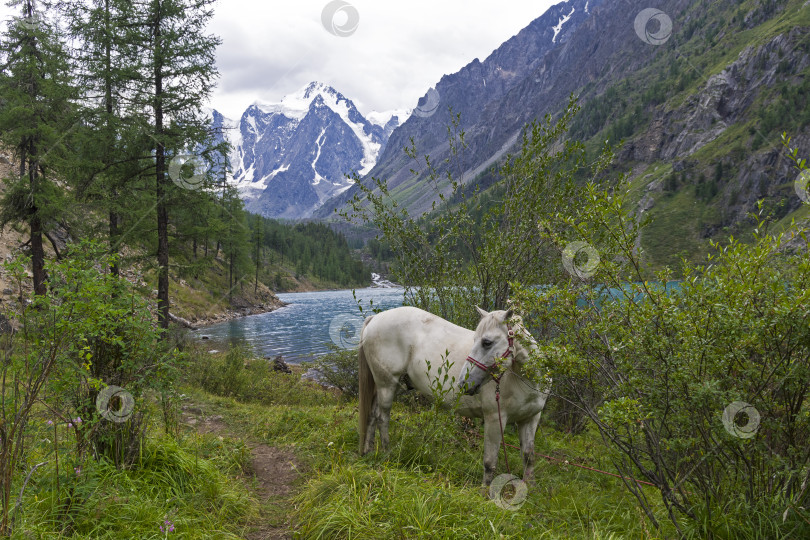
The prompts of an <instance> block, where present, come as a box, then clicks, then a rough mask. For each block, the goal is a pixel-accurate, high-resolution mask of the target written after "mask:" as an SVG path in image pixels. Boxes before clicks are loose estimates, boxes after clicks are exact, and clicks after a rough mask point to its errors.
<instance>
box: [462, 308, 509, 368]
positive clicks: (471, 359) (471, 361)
mask: <svg viewBox="0 0 810 540" xmlns="http://www.w3.org/2000/svg"><path fill="white" fill-rule="evenodd" d="M506 335H507V339H508V340H509V345H508V346H507V347H506V351H504V353H503V354H502V355H501V356H500V357H501V358H506V357H508V356H510V355H514V352H513V351H512V348H513V347H514V344H515V331H514V330H512V328H511V327H510V326H509V323H508V322H507V323H506ZM467 362H470V363H471V364H472V365H474V366H475V367H477V368H478V369H482V370H484V371H486V372H487V373H489V370H490V369H492V368H493V367H495V364H496V363H497V362H493V364H492V365H491V366H487V365H485V364H482V363H481V362H479V361H478V360H476V359H475V358H473V357H472V356H468V357H467ZM490 375H492V374H491V373H490ZM502 376H503V373H501V374H500V375H498V376H497V377H495V375H492V378H493V379H494V380H495V382H496V383H499V382H501V377H502Z"/></svg>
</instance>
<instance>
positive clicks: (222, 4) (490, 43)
mask: <svg viewBox="0 0 810 540" xmlns="http://www.w3.org/2000/svg"><path fill="white" fill-rule="evenodd" d="M328 1H329V0H285V1H276V0H271V1H267V0H220V1H219V2H217V3H216V4H215V15H214V18H213V20H212V22H211V25H210V27H209V31H210V32H211V33H213V34H216V35H219V36H220V37H221V38H222V39H223V43H222V45H220V47H219V49H218V52H217V65H218V67H219V71H220V75H221V77H220V80H219V85H218V87H217V89H216V90H215V92H214V94H213V97H212V103H211V106H212V107H214V108H216V109H219V110H220V111H221V112H222V113H223V114H225V115H226V116H228V117H232V118H238V117H239V115H241V113H242V112H243V111H244V109H245V108H246V107H247V106H248V105H249V104H250V103H253V102H254V101H256V100H257V99H258V100H263V101H279V100H280V99H281V98H282V97H283V96H284V95H286V94H290V93H292V92H295V91H296V90H298V89H299V88H301V87H303V86H305V85H306V84H307V83H309V82H311V81H315V80H317V81H321V82H324V83H327V84H330V85H332V86H334V87H335V88H336V89H337V90H338V91H340V92H342V93H343V94H344V95H346V97H348V98H350V99H352V100H353V101H354V102H355V104H356V105H357V107H358V108H359V109H360V111H361V112H363V113H368V112H370V111H372V110H378V111H382V110H388V109H405V108H413V107H414V106H416V103H417V101H418V99H419V98H420V97H421V96H423V95H424V94H425V92H426V91H427V90H428V88H430V87H431V86H433V85H435V84H436V82H438V80H439V79H441V77H442V75H445V74H450V73H453V72H456V71H458V70H459V69H460V68H461V67H463V66H464V65H466V64H467V63H469V62H471V61H472V60H473V59H475V58H479V59H480V60H483V59H484V58H486V57H487V56H489V54H490V53H491V52H492V51H493V50H494V49H496V48H497V47H498V46H499V45H500V44H501V43H503V42H504V41H506V40H507V39H509V38H510V37H512V36H513V35H515V34H517V33H518V32H519V31H520V30H521V29H523V28H524V27H526V26H527V25H528V24H529V23H530V22H531V21H532V20H534V19H535V18H537V17H539V16H540V15H542V14H543V12H545V11H546V9H548V7H550V6H551V5H553V4H555V3H557V2H553V1H550V0H539V1H537V0H535V1H524V0H520V1H518V0H512V1H509V0H507V1H502V2H492V1H491V0H490V1H483V0H411V1H409V2H398V3H394V2H391V1H390V0H347V1H348V2H349V3H351V4H352V5H353V6H354V7H355V8H356V10H357V13H358V14H359V16H360V22H359V25H358V27H357V30H356V31H355V32H354V33H353V34H352V35H350V36H348V37H337V36H334V35H332V34H330V33H329V32H328V31H327V30H326V29H325V28H324V27H323V25H322V23H321V12H322V11H323V9H324V7H325V6H326V4H327V3H328ZM11 13H12V11H11V10H10V9H9V8H8V7H2V8H0V16H2V17H3V18H4V19H6V18H8V17H9V16H10V14H11ZM338 16H341V15H338ZM337 22H338V24H340V23H342V22H343V20H338V21H337Z"/></svg>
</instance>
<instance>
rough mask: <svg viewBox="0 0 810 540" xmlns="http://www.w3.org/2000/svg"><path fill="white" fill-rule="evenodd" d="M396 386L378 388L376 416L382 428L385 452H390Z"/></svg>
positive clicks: (381, 436)
mask: <svg viewBox="0 0 810 540" xmlns="http://www.w3.org/2000/svg"><path fill="white" fill-rule="evenodd" d="M396 389H397V387H396V384H394V385H392V386H387V387H379V386H378V387H377V403H376V410H375V412H376V414H377V415H378V416H377V422H378V425H379V426H380V441H381V443H382V449H383V451H384V452H385V451H388V444H389V442H390V440H389V438H388V422H389V421H390V420H391V404H392V403H393V402H394V394H395V393H396Z"/></svg>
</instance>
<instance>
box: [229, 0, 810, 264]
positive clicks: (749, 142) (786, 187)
mask: <svg viewBox="0 0 810 540" xmlns="http://www.w3.org/2000/svg"><path fill="white" fill-rule="evenodd" d="M806 3H807V2H806V1H805V0H716V1H713V2H710V1H708V0H705V1H697V2H695V1H687V0H671V1H667V2H660V1H653V2H648V1H644V2H642V1H636V0H622V1H615V2H605V1H603V0H568V1H566V2H561V3H559V4H557V5H555V6H552V7H551V8H549V9H548V10H547V11H546V12H545V13H544V14H543V15H542V16H540V17H539V18H537V19H535V20H534V21H532V22H531V23H530V24H529V25H528V26H526V27H525V28H524V29H523V30H521V31H520V32H519V33H518V34H517V35H515V36H513V37H512V38H510V39H508V40H507V41H505V42H504V43H503V44H502V45H501V46H500V47H499V48H497V49H496V50H495V51H494V52H493V53H492V54H490V55H489V56H488V57H487V58H486V59H484V60H483V61H481V60H479V59H475V60H473V61H472V62H470V63H469V64H467V65H466V66H464V67H462V68H461V69H460V70H459V71H458V72H456V73H453V74H449V75H445V76H444V77H442V78H441V80H439V81H437V83H436V84H435V85H434V86H433V88H431V89H429V90H427V91H426V93H425V95H424V96H423V98H422V99H421V100H420V102H419V105H418V106H417V107H416V109H414V110H413V111H411V112H412V114H398V115H396V117H392V118H391V122H390V123H387V125H381V122H380V121H379V120H378V121H377V123H376V124H375V123H372V122H370V121H368V120H367V121H366V122H363V121H362V117H361V116H360V115H359V113H357V114H355V115H352V116H350V115H349V113H348V112H347V113H346V114H344V115H343V116H341V115H340V114H338V113H336V112H335V108H334V107H335V106H334V104H335V103H343V104H344V106H345V107H346V111H349V110H350V109H351V107H350V101H349V100H347V99H346V100H345V101H341V100H340V98H335V97H332V98H330V99H326V98H324V99H323V103H320V102H317V103H316V101H317V100H308V99H309V98H306V97H302V96H305V95H306V94H307V92H306V91H304V93H303V94H302V95H299V96H298V97H296V98H294V99H291V100H290V103H295V104H296V105H295V107H293V108H294V109H295V110H297V111H299V112H298V113H297V115H296V114H293V113H284V114H282V113H280V112H279V110H280V109H282V108H283V107H280V106H264V107H261V106H259V105H258V104H257V105H254V106H253V107H252V108H249V109H248V111H246V112H245V115H243V117H242V120H241V121H240V132H241V133H242V135H241V139H240V140H239V142H240V144H241V145H242V148H243V150H242V151H241V154H240V156H242V157H241V158H240V159H241V161H240V160H234V169H235V170H238V171H240V172H238V174H237V175H236V177H237V181H238V182H239V185H240V190H241V192H242V193H243V195H244V196H245V197H246V200H248V208H249V209H251V210H253V211H257V212H260V213H263V214H265V215H275V216H282V217H310V216H312V217H314V218H330V217H331V216H333V215H334V210H335V209H336V208H341V207H342V206H343V205H344V204H345V202H346V201H347V200H348V198H350V197H351V196H353V194H354V193H355V188H353V186H352V184H351V182H347V181H345V174H346V173H348V172H351V171H356V172H358V174H360V175H361V177H362V179H361V182H364V183H370V182H371V179H372V178H373V177H376V178H381V179H385V180H386V181H387V183H388V187H389V189H390V193H391V195H392V196H393V197H394V198H395V199H396V200H397V202H398V203H399V204H401V205H402V206H403V207H406V208H408V210H409V211H411V213H413V214H416V215H418V214H421V213H423V212H425V211H428V210H429V209H430V208H431V206H432V203H433V201H434V200H435V198H436V197H437V194H436V192H435V191H434V190H433V189H432V187H428V186H427V185H426V172H424V171H421V172H420V170H419V169H418V168H415V167H414V163H413V162H412V160H411V159H410V158H408V157H407V156H406V154H405V153H404V152H403V148H404V147H405V146H407V145H409V142H410V140H411V139H413V141H414V143H415V146H416V151H417V154H418V155H429V156H430V158H431V162H432V163H434V164H435V165H436V166H437V168H438V172H439V174H440V176H441V175H442V174H443V173H445V172H447V168H448V167H449V165H447V164H446V160H447V158H448V157H449V156H450V146H449V143H448V140H447V127H448V125H450V124H451V122H452V120H453V118H455V117H456V115H459V116H458V118H460V125H459V128H460V129H463V130H464V132H465V141H466V144H467V148H466V150H465V152H464V155H463V163H462V164H461V173H460V176H461V177H462V178H463V180H464V181H465V182H470V183H476V184H478V185H480V186H481V187H482V188H484V189H486V187H487V186H488V185H489V183H490V182H491V179H492V178H493V175H494V174H496V172H495V170H496V168H497V166H498V164H499V163H500V162H501V161H502V159H503V158H504V156H505V155H506V154H508V153H509V152H514V151H516V150H517V148H518V147H517V144H518V143H519V140H520V137H521V134H522V133H523V130H524V129H525V126H526V125H527V123H529V122H531V121H532V120H534V119H542V118H543V117H544V116H545V115H551V116H552V117H553V116H556V115H558V114H559V113H560V112H561V111H562V110H563V108H564V107H565V105H566V103H567V102H568V99H569V97H570V96H571V95H575V96H576V97H577V98H578V102H579V105H580V106H581V111H580V112H579V114H578V115H577V117H576V118H575V120H574V123H573V125H572V127H571V135H572V136H574V137H576V138H577V139H579V140H581V141H583V142H584V143H585V144H586V147H589V148H592V149H593V148H596V147H598V146H600V145H601V144H603V143H604V142H605V141H606V140H608V141H609V142H610V143H611V144H614V145H616V144H620V148H619V151H618V154H617V160H616V167H617V169H621V170H630V171H632V176H631V186H632V188H633V190H634V193H635V194H636V197H637V204H638V211H639V212H648V213H649V214H650V215H651V216H653V217H654V218H655V220H654V223H653V225H652V226H650V227H649V228H648V229H647V232H645V237H644V238H643V239H642V243H643V244H644V247H645V249H646V250H647V251H648V253H649V254H650V256H651V257H652V258H654V259H655V260H656V261H658V262H660V263H661V264H664V263H666V264H677V262H678V260H679V259H678V257H679V256H680V255H681V254H683V253H688V254H690V255H695V254H699V253H700V252H701V251H702V250H703V251H705V249H704V247H705V245H706V242H707V240H708V239H711V238H716V237H718V235H728V234H738V233H740V232H741V231H744V230H747V228H750V224H749V221H748V219H747V216H748V215H749V213H750V212H752V211H754V210H756V207H757V201H759V200H763V201H764V204H765V209H766V211H767V212H770V213H771V215H772V216H773V217H774V218H775V219H776V220H781V221H780V223H781V224H782V225H784V224H785V223H787V222H788V221H789V220H790V219H792V218H798V219H805V218H807V217H808V214H810V212H808V210H807V207H808V205H802V202H801V200H800V198H799V197H797V196H796V195H795V193H794V188H793V183H794V179H795V176H796V173H795V171H793V170H792V162H791V161H790V160H788V159H787V158H786V157H785V156H784V149H783V148H782V146H781V144H780V141H779V134H780V133H781V132H782V131H788V133H789V134H791V135H792V136H793V141H794V144H795V145H797V147H798V148H800V149H805V151H804V154H805V155H806V154H807V153H808V152H807V148H808V146H810V134H809V133H808V125H810V78H808V77H807V75H808V74H810V55H809V54H808V53H809V52H810V10H808V9H806V7H805V6H806ZM645 14H647V15H648V16H647V18H646V19H645V18H644V17H645ZM650 14H652V16H649V15H650ZM639 21H641V22H639ZM311 86H312V85H311ZM308 88H309V87H308ZM313 88H321V89H322V90H319V91H318V92H321V91H322V92H325V93H327V94H328V95H330V96H332V95H337V93H336V92H335V93H334V94H332V93H331V92H332V91H330V90H326V89H324V88H325V87H323V86H322V85H314V87H313ZM299 94H301V93H299ZM310 94H311V93H310ZM319 95H321V94H319ZM341 98H342V96H341ZM343 99H345V98H343ZM285 101H286V100H285ZM300 103H307V107H308V108H307V110H306V112H307V114H306V116H302V114H303V113H302V112H301V111H303V109H304V107H303V105H300ZM324 104H325V105H326V107H324ZM327 109H328V110H327ZM279 115H281V116H283V119H282V118H281V117H280V116H279ZM319 115H320V116H319ZM309 116H312V117H313V118H311V119H310V120H308V121H305V118H307V117H309ZM315 117H318V118H320V120H319V121H318V122H316V121H315ZM338 117H339V118H340V119H341V120H342V123H343V125H341V123H339V122H338V121H337V118H338ZM251 118H253V119H254V120H251ZM327 118H332V119H333V121H332V123H331V124H330V126H332V128H331V129H332V131H330V133H340V134H343V135H345V136H348V135H349V134H355V135H356V134H357V133H363V134H364V136H365V137H366V139H364V140H365V141H369V142H363V141H361V138H357V140H356V141H353V142H340V144H338V142H339V141H341V137H338V136H337V135H334V136H332V137H329V138H328V139H327V136H326V135H325V132H323V126H324V125H325V124H324V122H325V120H326V119H327ZM345 118H349V120H350V121H351V122H354V123H353V126H357V127H350V126H349V123H348V122H347V121H346V120H345ZM352 119H353V120H352ZM252 122H255V124H256V126H257V127H256V128H255V129H254V128H253V127H252V125H253V124H252ZM386 122H387V119H386ZM270 125H272V126H273V130H276V129H278V130H279V131H278V133H281V134H280V135H278V136H274V137H277V139H276V140H278V141H279V143H278V144H280V142H281V141H282V139H283V141H288V142H285V144H286V145H287V148H291V149H296V151H295V152H293V153H294V154H296V155H299V156H302V157H301V158H300V159H299V161H298V162H297V163H298V165H297V166H296V167H294V166H293V165H292V161H285V160H284V159H281V158H279V157H278V156H279V154H278V153H277V151H276V150H274V148H276V147H277V146H274V145H273V144H267V141H265V140H264V139H261V140H259V139H258V138H257V137H256V136H254V138H252V139H250V138H249V137H250V134H251V133H253V132H254V131H255V132H262V131H263V130H264V131H265V132H268V133H269V131H267V130H268V129H269V128H268V127H267V126H270ZM276 126H277V127H276ZM290 126H294V129H293V128H292V127H290ZM347 126H348V127H347ZM285 129H287V130H289V131H295V133H296V135H295V137H294V136H292V135H287V134H286V133H287V131H284V130H285ZM273 132H274V133H275V131H273ZM349 139H351V137H349ZM271 140H272V137H271ZM293 141H294V142H293ZM278 144H277V145H278ZM341 145H342V146H341ZM369 150H370V151H369ZM318 152H321V153H320V154H319V153H318ZM324 152H326V153H324ZM313 163H315V164H316V165H315V166H314V167H313V165H312V164H313ZM288 164H289V166H288ZM330 164H331V165H330ZM454 166H456V167H458V164H454ZM285 167H287V168H285ZM313 169H315V170H316V174H312V172H311V171H312V170H313ZM412 169H416V174H414V173H413V172H412ZM337 171H342V173H343V174H337ZM456 173H457V175H458V170H457V171H456ZM333 174H334V175H333ZM297 175H300V176H301V177H306V182H303V183H304V184H306V183H308V184H309V185H307V186H303V187H302V188H301V189H298V187H296V186H302V181H301V179H300V178H299V177H298V176H297ZM318 175H320V177H322V178H324V179H328V184H327V185H328V186H329V189H328V190H324V189H320V190H319V189H318V186H319V184H318V182H319V180H318V178H319V176H318ZM278 180H282V181H283V182H277V181H278ZM321 182H322V181H321ZM251 185H255V186H256V187H255V188H250V187H248V186H251ZM262 186H264V188H262ZM271 186H274V187H272V189H269V188H270V187H271ZM440 189H442V186H440ZM443 189H445V190H446V191H447V190H449V186H444V188H443ZM329 197H331V198H329Z"/></svg>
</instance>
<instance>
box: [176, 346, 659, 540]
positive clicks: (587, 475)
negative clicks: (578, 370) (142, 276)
mask: <svg viewBox="0 0 810 540" xmlns="http://www.w3.org/2000/svg"><path fill="white" fill-rule="evenodd" d="M208 361H213V360H210V359H209V360H208ZM248 366H250V363H248ZM245 369H246V370H247V369H249V368H248V367H246V368H245ZM266 375H267V377H269V378H270V379H274V378H278V377H279V376H280V375H279V374H276V373H273V372H268V373H267V374H266ZM267 387H268V388H276V390H274V391H276V392H283V386H282V385H272V384H268V386H267ZM274 391H273V390H271V391H270V393H269V394H268V395H266V396H264V397H263V398H262V400H261V403H258V402H256V401H255V400H252V399H250V400H249V399H244V398H243V397H240V396H235V395H230V396H228V397H224V396H216V395H212V394H209V393H207V392H205V391H203V390H200V389H191V388H190V389H188V392H189V393H190V395H191V396H192V399H193V400H194V401H195V402H204V403H205V406H206V407H207V408H209V409H211V410H212V411H213V412H214V413H216V414H221V415H223V417H224V418H226V420H227V423H228V424H229V426H230V428H232V429H233V430H235V432H238V433H242V434H244V435H245V436H246V437H248V438H250V439H252V440H255V441H259V442H262V443H265V444H268V445H271V446H275V447H283V448H287V449H291V450H293V451H294V452H295V454H296V455H297V457H298V458H299V460H300V461H301V462H302V463H303V467H304V470H305V471H306V472H305V474H304V475H303V477H302V480H301V485H300V487H299V489H298V493H297V495H296V496H295V498H294V501H293V503H294V508H295V511H294V516H293V518H294V522H295V524H296V528H297V529H296V530H297V533H298V534H299V535H300V536H301V537H303V538H461V537H464V538H499V537H500V538H549V539H556V538H588V539H591V538H659V537H663V535H665V534H666V535H669V536H671V535H672V532H673V531H672V530H671V528H668V527H669V526H668V523H667V518H666V515H665V513H664V510H663V508H662V507H656V513H657V517H658V519H659V522H661V523H662V524H663V526H664V529H663V531H661V532H656V531H655V530H654V529H653V528H652V526H651V525H650V524H649V523H648V522H646V521H645V520H644V519H643V514H642V512H641V510H640V508H639V507H638V505H637V502H636V501H635V499H634V498H633V497H632V496H631V495H629V493H627V492H626V490H625V488H624V486H623V485H622V482H621V480H620V479H618V478H614V477H610V476H606V475H601V474H598V473H595V472H591V471H587V470H583V469H580V468H576V467H573V466H570V465H565V464H562V465H561V464H560V463H559V462H555V461H547V460H546V459H543V458H538V460H537V465H536V477H537V485H536V487H534V488H532V489H530V490H529V492H528V498H527V499H526V501H525V503H524V504H522V505H521V506H520V508H519V509H517V510H516V511H511V510H506V509H502V508H501V507H499V506H498V505H497V504H495V503H494V502H493V501H491V500H489V499H488V498H487V497H484V496H482V493H481V487H480V483H481V475H482V465H481V459H482V447H481V440H480V434H481V432H482V424H481V422H480V421H470V420H463V419H461V418H459V417H456V416H454V415H452V414H451V413H449V412H446V411H434V410H432V409H430V408H429V407H426V406H424V405H422V406H416V405H414V401H415V400H414V399H413V398H412V396H410V395H408V394H406V395H405V396H404V397H402V398H401V399H400V400H398V401H397V402H396V403H395V404H394V408H393V410H392V419H391V443H392V446H391V449H390V451H389V452H387V453H382V452H378V453H375V454H370V455H367V456H363V457H361V456H359V455H358V452H357V412H356V407H357V405H356V401H354V400H350V399H345V398H342V397H340V396H338V395H336V394H335V393H334V392H329V391H325V390H322V389H320V388H309V389H307V390H306V391H305V392H304V391H302V392H290V393H283V394H281V393H280V394H277V395H273V392H274ZM262 403H267V405H265V404H262ZM270 403H272V404H270ZM507 441H508V442H509V443H510V444H514V445H517V444H518V441H517V436H516V433H515V430H514V427H511V426H510V427H509V428H508V429H507ZM536 444H537V452H538V453H540V454H545V455H549V456H553V457H555V458H558V459H560V460H562V462H564V461H565V460H569V461H570V462H572V463H583V464H585V465H587V466H589V467H595V468H600V469H603V470H608V471H612V470H613V467H612V465H611V460H610V454H609V452H607V450H606V449H605V448H604V446H603V445H602V443H601V440H600V439H599V438H598V436H597V434H596V433H594V432H591V431H586V433H584V434H582V435H577V436H573V435H570V434H565V433H562V432H559V431H557V430H555V429H554V428H553V427H551V425H550V422H543V423H541V427H540V429H539V430H538V434H537V439H536ZM509 461H510V464H511V468H512V472H513V473H514V474H517V475H521V474H522V470H521V469H522V467H521V464H520V463H519V461H520V459H519V453H518V451H517V450H514V449H510V450H509ZM497 472H498V473H504V472H506V470H505V467H504V465H503V457H502V454H501V458H500V464H499V468H498V471H497ZM647 496H648V497H649V498H650V499H651V500H653V501H656V500H657V499H660V497H658V496H657V493H656V492H655V491H654V490H652V489H651V488H650V489H649V490H648V491H647ZM654 504H657V503H654Z"/></svg>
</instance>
